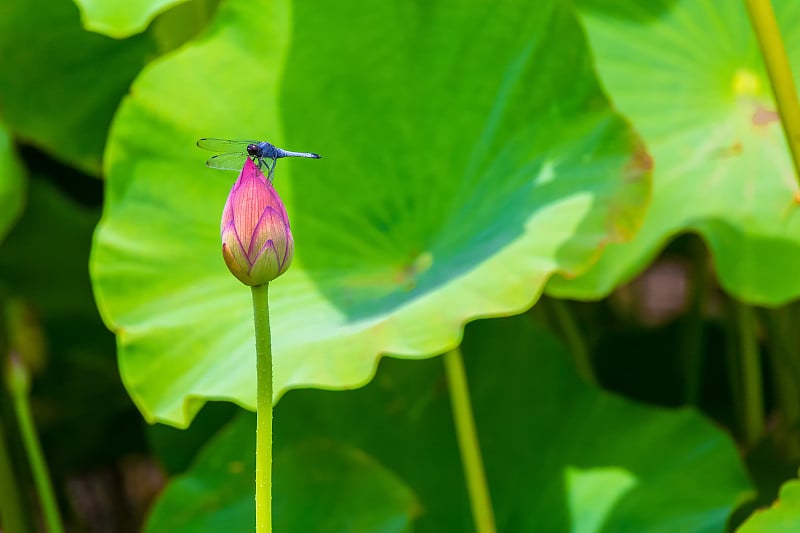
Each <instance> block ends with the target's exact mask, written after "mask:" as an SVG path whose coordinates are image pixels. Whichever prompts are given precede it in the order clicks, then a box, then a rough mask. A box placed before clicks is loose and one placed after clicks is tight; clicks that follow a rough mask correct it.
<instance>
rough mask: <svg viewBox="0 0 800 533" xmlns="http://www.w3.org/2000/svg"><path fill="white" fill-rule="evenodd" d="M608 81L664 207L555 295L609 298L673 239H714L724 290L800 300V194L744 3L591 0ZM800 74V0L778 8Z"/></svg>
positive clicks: (593, 37)
mask: <svg viewBox="0 0 800 533" xmlns="http://www.w3.org/2000/svg"><path fill="white" fill-rule="evenodd" d="M579 4H584V8H583V10H582V14H583V20H584V22H585V24H586V28H587V30H588V34H589V38H590V42H591V45H592V48H593V49H594V53H595V56H596V60H597V65H598V69H599V72H600V76H601V78H602V81H603V83H604V85H605V86H606V88H607V89H608V91H609V94H610V97H611V99H612V100H613V102H614V103H615V104H616V106H617V107H618V109H619V110H620V111H622V112H623V113H624V114H625V115H627V116H628V117H629V118H630V119H631V120H632V121H633V123H634V124H635V125H636V127H637V129H638V130H639V131H640V132H641V133H642V135H643V137H644V139H645V142H646V144H647V146H648V149H649V150H650V151H651V153H652V155H653V158H654V161H655V174H654V179H655V181H654V190H653V204H652V207H651V209H650V210H649V211H648V213H647V216H646V218H645V222H644V226H643V228H642V230H641V232H639V233H638V234H637V236H636V238H635V239H634V240H633V241H632V242H630V243H629V244H623V245H617V244H612V245H609V247H608V249H607V251H606V252H605V253H604V255H603V257H602V258H601V260H600V261H599V262H598V263H597V264H596V265H595V266H594V267H593V268H592V269H591V270H590V272H589V273H588V274H587V275H585V276H582V277H580V278H578V279H576V280H565V279H562V278H558V277H555V278H553V280H552V282H551V283H550V284H549V286H548V292H551V293H553V294H556V295H559V296H568V297H574V298H597V297H600V296H603V295H605V294H607V293H608V292H610V291H611V290H612V289H613V288H614V287H615V286H616V285H617V284H619V283H621V282H623V281H627V280H628V279H630V278H631V277H632V276H633V275H635V274H636V273H638V272H639V271H640V270H642V269H643V268H644V267H645V266H646V265H647V264H648V262H649V261H650V260H651V259H652V258H653V256H654V255H655V254H656V253H657V252H658V250H659V249H660V248H661V247H662V246H663V244H664V243H665V241H666V240H667V239H668V238H669V237H670V236H672V235H674V234H676V233H680V232H685V231H696V232H698V233H700V234H701V235H702V236H703V237H704V238H705V239H706V241H707V242H708V244H709V246H710V248H711V251H712V253H713V255H714V265H715V267H716V270H717V272H718V274H719V278H720V282H721V283H722V285H723V286H724V287H725V288H726V289H727V290H728V291H729V292H730V293H732V294H734V295H736V296H738V297H740V298H742V299H744V300H746V301H749V302H752V303H758V304H767V305H774V304H778V303H781V302H786V301H788V300H790V299H792V298H796V297H797V296H798V295H800V277H798V276H797V272H798V270H800V189H798V185H797V182H796V180H795V177H794V171H793V169H792V165H791V162H790V159H789V155H788V152H787V149H786V145H785V141H784V137H783V131H782V130H781V126H780V122H779V120H778V118H777V115H776V113H775V104H774V103H773V100H772V97H771V93H770V84H769V80H768V78H767V76H766V74H765V71H764V67H763V64H762V62H761V56H760V54H759V50H758V44H757V42H756V40H755V37H754V35H753V33H752V30H751V29H750V25H749V21H748V19H747V13H746V10H745V3H744V2H740V1H738V0H674V1H672V0H659V1H658V2H654V3H652V4H651V3H647V4H645V3H637V2H623V1H621V0H584V1H583V2H579ZM773 4H775V8H776V11H777V15H778V19H779V21H780V24H781V27H782V28H783V35H784V38H785V41H786V47H787V49H788V51H789V54H790V58H791V59H792V62H793V66H794V71H795V72H798V71H800V33H798V32H797V27H798V24H800V3H798V2H794V1H791V0H779V1H775V2H773Z"/></svg>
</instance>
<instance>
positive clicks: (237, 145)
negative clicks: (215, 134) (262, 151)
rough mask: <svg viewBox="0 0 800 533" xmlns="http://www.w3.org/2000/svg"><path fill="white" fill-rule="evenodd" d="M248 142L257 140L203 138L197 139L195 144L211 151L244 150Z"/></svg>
mask: <svg viewBox="0 0 800 533" xmlns="http://www.w3.org/2000/svg"><path fill="white" fill-rule="evenodd" d="M248 144H258V141H232V140H230V139H214V138H210V137H209V138H203V139H200V140H199V141H197V146H198V147H199V148H202V149H203V150H209V151H211V152H246V151H247V145H248Z"/></svg>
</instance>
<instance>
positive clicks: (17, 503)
mask: <svg viewBox="0 0 800 533" xmlns="http://www.w3.org/2000/svg"><path fill="white" fill-rule="evenodd" d="M25 517H26V514H25V507H23V505H22V499H21V494H20V490H19V486H18V485H17V476H16V474H15V473H14V468H13V467H12V466H11V454H9V452H8V448H7V447H6V438H5V434H4V431H3V425H2V423H0V524H2V525H3V531H5V532H7V533H27V532H28V531H30V528H29V527H28V522H27V520H26V519H25Z"/></svg>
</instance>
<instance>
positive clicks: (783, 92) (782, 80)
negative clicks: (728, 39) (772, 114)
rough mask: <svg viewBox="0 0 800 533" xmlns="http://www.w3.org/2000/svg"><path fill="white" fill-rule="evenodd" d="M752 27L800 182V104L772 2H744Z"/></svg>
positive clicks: (747, 0) (758, 0) (797, 178)
mask: <svg viewBox="0 0 800 533" xmlns="http://www.w3.org/2000/svg"><path fill="white" fill-rule="evenodd" d="M745 3H746V4H747V11H748V13H749V14H750V23H751V24H752V26H753V29H754V30H755V33H756V38H757V39H758V44H759V46H760V47H761V55H762V56H764V63H766V65H767V73H768V74H769V79H770V82H771V83H772V91H773V93H774V94H775V100H776V101H777V104H778V113H780V116H781V124H782V125H783V131H784V133H785V134H786V140H787V143H788V144H789V149H790V151H791V152H792V160H793V161H794V170H795V179H796V180H798V181H800V104H798V102H797V90H796V89H795V85H794V79H793V78H792V69H791V67H790V66H789V59H788V57H787V56H786V48H785V47H784V46H783V40H782V39H781V32H780V29H779V28H778V22H777V20H775V12H774V11H773V10H772V3H771V2H770V0H745Z"/></svg>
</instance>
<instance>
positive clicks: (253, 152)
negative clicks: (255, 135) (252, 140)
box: [247, 144, 260, 157]
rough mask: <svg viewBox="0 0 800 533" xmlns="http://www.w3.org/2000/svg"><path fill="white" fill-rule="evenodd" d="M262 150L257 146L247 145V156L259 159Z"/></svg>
mask: <svg viewBox="0 0 800 533" xmlns="http://www.w3.org/2000/svg"><path fill="white" fill-rule="evenodd" d="M259 152H260V150H259V149H258V145H257V144H248V145H247V154H248V155H251V156H253V157H258V155H259Z"/></svg>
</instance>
